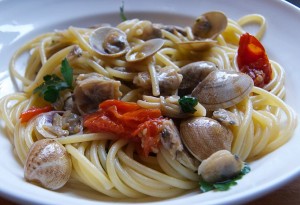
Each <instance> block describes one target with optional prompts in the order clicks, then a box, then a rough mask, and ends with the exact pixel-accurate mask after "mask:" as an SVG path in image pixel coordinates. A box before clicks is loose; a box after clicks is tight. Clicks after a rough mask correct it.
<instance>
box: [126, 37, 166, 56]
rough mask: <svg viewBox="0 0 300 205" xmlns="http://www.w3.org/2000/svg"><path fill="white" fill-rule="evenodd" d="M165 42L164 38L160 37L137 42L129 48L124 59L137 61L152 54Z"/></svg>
mask: <svg viewBox="0 0 300 205" xmlns="http://www.w3.org/2000/svg"><path fill="white" fill-rule="evenodd" d="M164 43H165V40H163V39H160V38H155V39H151V40H148V41H145V42H144V43H142V44H138V45H136V46H134V47H133V48H131V49H130V51H128V52H127V54H126V56H125V57H126V60H127V61H128V62H137V61H141V60H144V59H146V58H149V57H151V56H152V55H154V54H155V53H156V52H157V51H158V50H159V49H160V48H161V47H162V46H163V45H164Z"/></svg>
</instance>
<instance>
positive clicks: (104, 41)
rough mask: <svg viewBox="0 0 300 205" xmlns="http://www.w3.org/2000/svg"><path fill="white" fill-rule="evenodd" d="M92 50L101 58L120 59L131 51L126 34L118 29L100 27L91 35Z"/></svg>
mask: <svg viewBox="0 0 300 205" xmlns="http://www.w3.org/2000/svg"><path fill="white" fill-rule="evenodd" d="M90 44H91V46H92V48H93V49H94V50H95V51H96V52H97V53H98V54H100V55H101V56H106V57H119V56H122V55H125V53H126V52H127V51H128V50H129V49H130V46H129V43H128V42H127V36H126V34H125V33H124V32H123V31H121V30H120V29H118V28H113V27H100V28H98V29H96V30H94V31H93V32H92V33H91V35H90Z"/></svg>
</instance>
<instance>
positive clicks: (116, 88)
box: [73, 73, 122, 115]
mask: <svg viewBox="0 0 300 205" xmlns="http://www.w3.org/2000/svg"><path fill="white" fill-rule="evenodd" d="M120 86H121V82H120V81H117V80H114V79H111V78H107V77H105V76H103V75H101V74H99V73H88V74H80V75H79V76H78V77H77V78H76V86H75V88H74V94H73V97H74V105H75V106H76V108H77V109H78V111H79V112H80V114H82V115H84V114H87V113H92V112H95V111H96V110H98V105H99V103H101V102H103V101H105V100H108V99H118V98H119V97H120V96H121V95H122V93H121V92H120Z"/></svg>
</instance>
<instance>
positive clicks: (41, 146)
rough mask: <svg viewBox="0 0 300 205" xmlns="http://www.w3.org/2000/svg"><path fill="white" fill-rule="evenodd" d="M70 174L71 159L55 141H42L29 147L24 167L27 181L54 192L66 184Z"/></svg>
mask: <svg viewBox="0 0 300 205" xmlns="http://www.w3.org/2000/svg"><path fill="white" fill-rule="evenodd" d="M71 172H72V162H71V158H70V156H69V154H68V153H67V151H66V149H65V147H64V146H63V145H61V144H60V143H59V142H57V141H56V140H53V139H43V140H39V141H36V142H35V143H34V144H33V145H32V146H31V148H30V151H29V153H28V156H27V159H26V163H25V167H24V177H25V179H26V180H27V181H30V182H37V183H39V184H41V185H42V186H43V187H45V188H47V189H51V190H56V189H59V188H61V187H62V186H64V185H65V184H66V183H67V181H68V180H69V178H70V175H71Z"/></svg>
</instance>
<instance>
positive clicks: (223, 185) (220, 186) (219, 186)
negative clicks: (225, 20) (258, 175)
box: [199, 164, 251, 192]
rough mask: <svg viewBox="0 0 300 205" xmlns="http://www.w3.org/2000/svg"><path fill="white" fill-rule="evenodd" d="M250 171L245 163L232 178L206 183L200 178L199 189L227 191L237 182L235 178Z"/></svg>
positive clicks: (239, 177)
mask: <svg viewBox="0 0 300 205" xmlns="http://www.w3.org/2000/svg"><path fill="white" fill-rule="evenodd" d="M250 171H251V169H250V167H249V165H247V164H245V165H244V167H243V169H242V170H241V172H240V173H239V175H237V176H236V177H234V178H232V179H228V180H226V181H223V182H217V183H214V184H212V183H208V182H206V181H204V180H203V179H201V180H200V183H199V184H200V190H201V191H202V192H208V191H211V190H214V189H215V190H218V191H227V190H228V189H230V187H231V186H234V185H236V184H237V182H236V181H237V180H239V179H241V178H242V177H243V176H244V175H245V174H247V173H249V172H250Z"/></svg>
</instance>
